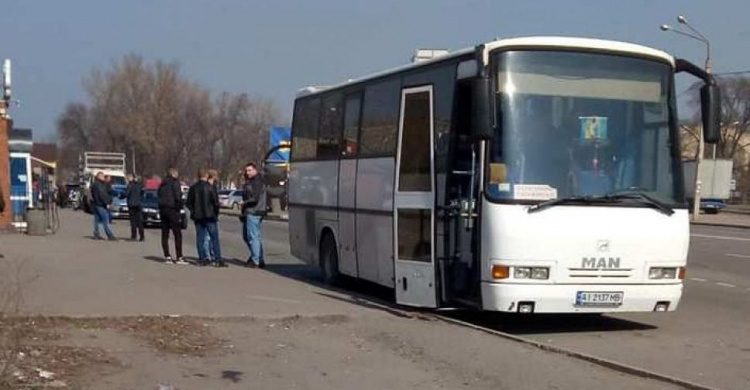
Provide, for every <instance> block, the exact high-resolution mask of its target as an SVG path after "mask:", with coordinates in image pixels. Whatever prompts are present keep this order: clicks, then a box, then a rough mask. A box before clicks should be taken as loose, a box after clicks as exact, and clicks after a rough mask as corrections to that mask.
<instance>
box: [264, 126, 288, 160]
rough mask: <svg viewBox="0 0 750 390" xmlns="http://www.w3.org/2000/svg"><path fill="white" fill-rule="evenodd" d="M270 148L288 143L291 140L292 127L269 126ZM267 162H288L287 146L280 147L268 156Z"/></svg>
mask: <svg viewBox="0 0 750 390" xmlns="http://www.w3.org/2000/svg"><path fill="white" fill-rule="evenodd" d="M269 133H270V135H271V142H270V144H269V145H270V148H275V147H277V146H279V145H290V144H291V142H292V128H291V127H281V126H271V131H269ZM268 161H269V162H274V163H287V162H289V148H280V149H279V150H276V151H275V152H273V153H272V154H271V155H270V156H268Z"/></svg>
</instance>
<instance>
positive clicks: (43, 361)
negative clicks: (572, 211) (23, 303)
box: [2, 313, 664, 390]
mask: <svg viewBox="0 0 750 390" xmlns="http://www.w3.org/2000/svg"><path fill="white" fill-rule="evenodd" d="M2 325H3V326H15V327H17V328H18V329H21V333H20V335H21V336H20V339H19V340H20V341H21V342H20V343H19V345H18V346H17V349H16V350H15V353H14V355H15V356H14V359H13V361H12V362H11V365H12V367H11V370H9V372H8V373H7V376H6V377H7V378H8V379H9V383H6V385H5V386H6V387H5V388H8V389H27V388H28V389H38V388H70V389H160V390H166V389H170V390H175V389H183V390H184V389H250V388H270V389H331V388H342V389H343V388H358V389H459V388H472V389H474V388H482V389H505V388H528V389H567V388H577V389H595V388H601V383H603V382H601V381H602V380H604V381H606V382H607V383H608V385H607V388H612V389H618V388H620V389H634V388H643V389H653V388H664V387H663V386H662V385H660V384H658V383H654V382H649V381H646V380H641V379H637V378H633V377H630V376H626V375H620V374H616V373H615V374H613V373H612V372H606V371H604V370H603V369H601V368H600V367H595V366H590V365H587V364H582V363H581V362H575V361H571V360H570V359H567V358H564V357H562V356H556V355H550V354H545V353H543V352H541V351H538V350H535V349H533V348H531V347H525V346H520V345H513V347H512V348H507V342H506V341H503V340H500V339H494V338H490V337H487V336H486V335H483V334H480V333H476V332H468V333H464V336H465V337H456V336H458V335H457V332H456V330H455V328H453V327H452V326H450V325H448V324H445V323H442V322H440V321H430V320H425V319H420V318H419V317H417V318H412V319H405V318H401V317H397V316H388V315H383V313H373V314H371V315H366V316H364V317H357V318H353V317H349V316H346V315H321V316H308V317H302V316H288V317H278V318H252V317H222V318H201V317H182V316H158V317H121V318H69V317H26V318H16V319H13V320H11V323H4V324H2ZM459 333H461V332H459ZM508 354H512V356H511V355H508ZM539 359H542V361H544V362H543V363H542V364H529V363H530V362H535V361H536V362H539ZM582 366H583V367H587V369H586V370H583V371H581V370H580V369H581V367H582ZM540 369H543V370H544V375H537V371H538V370H540ZM576 370H577V371H576ZM571 372H578V373H579V374H576V375H571ZM581 373H583V375H581ZM613 379H615V380H614V381H613ZM518 384H523V386H521V387H519V386H518Z"/></svg>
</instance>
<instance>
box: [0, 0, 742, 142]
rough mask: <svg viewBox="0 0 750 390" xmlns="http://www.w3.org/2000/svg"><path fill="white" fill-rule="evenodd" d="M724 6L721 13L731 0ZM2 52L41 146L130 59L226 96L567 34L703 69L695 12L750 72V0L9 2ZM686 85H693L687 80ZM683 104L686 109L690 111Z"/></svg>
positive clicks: (725, 65)
mask: <svg viewBox="0 0 750 390" xmlns="http://www.w3.org/2000/svg"><path fill="white" fill-rule="evenodd" d="M719 3H720V5H718V4H719ZM0 5H1V7H0V26H2V35H1V36H2V41H0V58H11V59H12V60H13V73H14V75H13V76H14V77H13V82H14V86H13V92H14V96H15V98H17V99H19V100H21V106H20V107H16V108H14V109H13V111H12V115H13V117H14V118H15V120H16V126H18V127H32V128H34V129H35V133H36V136H37V137H36V138H38V139H39V138H45V137H47V136H48V135H49V134H52V133H54V131H55V128H54V127H55V119H56V117H57V116H58V115H59V113H60V112H61V110H62V109H63V107H64V106H65V104H66V102H68V101H72V100H84V99H85V94H84V91H83V88H82V86H81V80H82V78H83V77H84V76H85V75H87V74H88V73H89V71H90V70H91V68H92V67H95V66H98V67H106V66H108V64H109V63H110V62H111V61H112V60H115V59H119V58H120V57H122V56H123V55H124V54H127V53H136V54H140V55H142V56H144V57H145V58H146V59H148V60H153V59H157V58H158V59H163V60H166V61H177V62H178V63H179V64H180V65H181V67H182V70H183V73H184V74H185V75H186V76H188V77H189V78H191V79H193V80H195V81H197V82H199V83H200V84H202V85H203V86H205V87H207V88H209V89H210V90H212V91H214V92H220V91H223V90H227V91H231V92H247V93H249V94H250V95H254V96H265V97H270V98H272V99H274V100H275V101H276V103H277V104H278V106H279V108H280V109H281V111H282V114H283V115H282V116H283V117H284V118H285V120H288V118H289V117H291V113H290V111H291V106H292V101H293V98H294V94H295V91H296V90H297V89H298V88H300V87H302V86H305V85H311V84H329V83H336V82H340V81H343V80H345V79H347V78H352V77H356V76H361V75H364V74H368V73H371V72H373V71H378V70H382V69H385V68H390V67H393V66H396V65H400V64H403V63H406V62H408V61H409V59H410V57H411V55H412V54H413V51H414V49H415V48H419V47H428V48H448V49H457V48H462V47H467V46H473V45H474V44H476V43H479V42H482V41H489V40H492V39H494V38H496V37H517V36H530V35H566V36H585V37H595V38H604V39H615V40H622V41H628V42H634V43H640V44H645V45H648V46H653V47H656V48H659V49H662V50H665V51H667V52H669V53H671V54H674V55H676V56H680V57H684V58H687V59H690V60H692V61H694V62H696V63H698V64H702V63H703V59H704V56H705V51H704V46H702V44H701V43H700V42H697V41H693V40H690V39H687V38H684V37H681V36H678V35H676V34H673V33H664V32H661V31H659V29H658V26H659V25H660V24H663V23H669V24H673V25H674V24H676V21H675V18H676V16H677V15H678V14H684V15H686V16H687V17H688V20H690V22H691V23H693V24H694V25H695V26H697V27H698V28H699V29H701V30H702V31H703V32H704V33H705V34H706V35H708V36H709V38H710V39H711V41H712V45H713V50H712V51H713V53H712V57H713V59H714V60H713V62H714V68H715V71H716V72H726V71H735V70H750V51H748V50H746V48H747V42H748V41H750V23H748V22H747V15H750V1H747V0H724V1H721V2H714V1H706V0H703V1H698V0H658V1H657V0H619V1H605V0H599V1H595V0H564V1H563V0H555V1H551V0H550V1H535V0H523V1H521V0H519V1H502V0H463V1H459V0H455V1H449V0H420V1H417V0H412V1H409V0H370V1H363V0H316V1H312V0H307V1H303V0H300V1H284V0H276V1H252V0H119V1H112V0H110V1H104V0H86V1H84V0H44V1H43V0H2V1H0ZM679 81H680V83H681V85H680V86H679V87H682V88H683V89H684V85H686V84H687V82H688V81H690V79H687V78H681V79H680V80H679ZM687 114H688V113H687V112H685V110H683V112H682V115H685V116H687Z"/></svg>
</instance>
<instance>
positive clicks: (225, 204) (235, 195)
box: [219, 190, 244, 210]
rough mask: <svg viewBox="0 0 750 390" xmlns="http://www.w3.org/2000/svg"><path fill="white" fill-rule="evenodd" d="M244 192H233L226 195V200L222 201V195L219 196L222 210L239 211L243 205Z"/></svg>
mask: <svg viewBox="0 0 750 390" xmlns="http://www.w3.org/2000/svg"><path fill="white" fill-rule="evenodd" d="M243 192H244V191H242V190H231V191H229V193H228V194H227V195H226V199H224V200H222V198H221V195H219V204H220V205H221V207H222V208H226V209H232V210H239V209H240V206H241V205H242V193H243Z"/></svg>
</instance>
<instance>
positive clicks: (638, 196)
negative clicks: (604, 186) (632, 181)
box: [604, 191, 674, 215]
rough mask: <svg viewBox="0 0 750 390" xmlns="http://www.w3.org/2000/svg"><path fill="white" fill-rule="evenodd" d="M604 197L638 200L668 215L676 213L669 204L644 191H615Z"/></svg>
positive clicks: (615, 199) (614, 199)
mask: <svg viewBox="0 0 750 390" xmlns="http://www.w3.org/2000/svg"><path fill="white" fill-rule="evenodd" d="M604 198H607V199H611V200H613V201H617V200H623V199H628V200H636V201H639V202H641V203H645V204H648V205H650V206H652V207H654V208H655V209H657V210H659V211H660V212H662V213H664V214H666V215H672V214H674V210H673V209H672V208H671V207H669V206H667V205H666V204H664V203H663V202H661V201H660V200H657V199H656V198H654V197H652V196H650V195H648V194H646V193H644V192H642V191H623V192H613V193H610V194H607V195H604Z"/></svg>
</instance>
